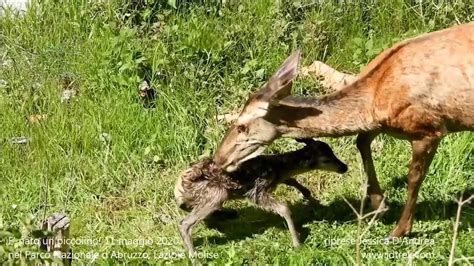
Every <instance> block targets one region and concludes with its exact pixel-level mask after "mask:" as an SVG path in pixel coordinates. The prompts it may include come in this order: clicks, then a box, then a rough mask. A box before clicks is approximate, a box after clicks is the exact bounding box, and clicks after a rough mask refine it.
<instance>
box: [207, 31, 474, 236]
mask: <svg viewBox="0 0 474 266" xmlns="http://www.w3.org/2000/svg"><path fill="white" fill-rule="evenodd" d="M298 62H299V53H295V54H293V55H292V56H290V57H289V58H288V59H287V60H286V61H285V62H284V63H283V65H282V66H281V68H280V69H279V70H278V71H277V72H276V73H275V74H274V75H273V76H272V77H271V78H270V80H269V82H267V84H265V86H264V87H263V88H262V89H261V90H260V91H258V92H257V93H256V94H255V95H265V96H266V97H265V98H263V99H264V100H263V101H262V100H261V101H258V102H256V101H254V100H253V99H254V96H253V97H251V100H249V101H248V102H247V104H246V106H245V107H244V111H243V112H242V113H241V115H240V116H241V117H245V119H240V117H239V118H238V119H237V121H236V122H235V124H234V125H233V126H232V127H231V128H230V129H229V131H228V132H227V135H226V137H225V138H224V140H223V141H222V142H221V144H220V146H219V148H218V150H217V152H216V154H215V156H214V160H215V161H216V163H218V164H219V165H220V166H221V167H223V168H224V169H226V170H227V171H233V170H235V169H237V167H238V166H239V165H240V164H242V162H244V161H246V160H248V159H250V158H253V157H255V156H257V155H258V154H259V153H261V152H262V151H263V150H264V148H263V146H264V145H267V144H270V143H272V142H273V140H275V139H276V138H278V137H281V136H285V137H318V136H332V137H337V136H346V135H354V134H359V136H358V138H357V147H358V149H359V151H360V153H361V156H362V159H363V162H364V168H365V171H366V173H367V175H368V184H369V187H368V195H369V197H370V199H371V202H372V206H373V207H374V208H378V207H380V204H381V202H382V199H383V194H382V190H381V189H380V185H379V183H378V181H377V177H376V174H375V169H374V166H373V161H372V155H371V150H370V144H371V142H372V140H373V139H374V138H375V137H376V136H377V135H379V134H380V133H386V134H390V135H392V136H394V137H397V138H401V139H406V140H408V141H410V143H411V145H412V162H411V165H410V169H409V172H408V198H407V202H406V204H405V208H404V210H403V213H402V215H401V217H400V220H399V222H398V225H397V227H396V228H395V230H394V231H393V232H392V233H391V236H392V237H400V236H404V235H407V234H408V233H410V231H411V227H412V222H413V219H412V217H413V211H414V207H415V202H416V198H417V195H418V190H419V189H420V185H421V183H422V181H423V179H424V177H425V175H426V172H427V170H428V168H429V165H430V164H431V161H432V159H433V157H434V154H435V153H436V149H437V146H438V144H439V142H440V140H441V139H442V138H443V137H444V136H446V135H447V134H449V133H451V132H458V131H466V130H469V131H473V130H474V108H472V106H474V23H468V24H464V25H459V26H455V27H452V28H449V29H445V30H441V31H437V32H433V33H429V34H425V35H423V36H420V37H417V38H414V39H410V40H406V41H403V42H401V43H399V44H396V45H395V46H393V47H392V48H390V49H387V50H386V51H384V52H383V53H382V54H380V55H379V56H377V58H375V59H374V60H373V61H372V62H370V63H369V64H368V66H367V67H366V68H365V69H364V70H363V71H362V72H361V74H359V76H358V77H357V78H356V79H355V80H354V81H352V83H350V84H349V85H347V86H345V87H344V88H342V89H341V90H339V91H336V92H334V93H332V94H330V95H327V96H323V97H321V98H319V99H316V98H306V99H304V100H302V99H301V98H296V97H287V98H285V97H286V96H287V95H289V94H290V90H291V81H292V79H294V78H295V77H296V72H297V71H296V69H297V65H298ZM282 73H285V75H282ZM282 84H285V85H282ZM267 99H268V100H267ZM252 106H254V107H252ZM257 107H260V108H257ZM255 110H258V112H256V111H255ZM237 129H239V130H237Z"/></svg>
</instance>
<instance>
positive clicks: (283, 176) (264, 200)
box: [175, 139, 347, 254]
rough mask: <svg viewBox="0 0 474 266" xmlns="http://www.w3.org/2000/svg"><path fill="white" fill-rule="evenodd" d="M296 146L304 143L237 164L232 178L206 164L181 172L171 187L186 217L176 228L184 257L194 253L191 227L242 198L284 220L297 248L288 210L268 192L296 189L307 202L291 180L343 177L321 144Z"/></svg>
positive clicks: (344, 168) (341, 167) (302, 189)
mask: <svg viewBox="0 0 474 266" xmlns="http://www.w3.org/2000/svg"><path fill="white" fill-rule="evenodd" d="M301 141H303V142H305V143H306V146H305V147H304V148H302V149H299V150H296V151H292V152H288V153H283V154H277V155H262V156H259V157H256V158H254V159H252V160H249V161H247V162H245V163H243V164H242V165H241V167H240V169H239V170H238V171H235V172H233V173H227V172H225V171H223V170H222V169H221V168H219V167H218V166H217V165H216V164H215V162H214V161H213V160H212V159H210V158H209V159H205V160H202V161H200V162H198V163H196V164H194V165H192V166H191V167H190V168H189V169H187V170H186V171H185V172H184V173H183V174H182V175H181V176H180V178H179V179H178V181H177V183H176V187H175V198H176V202H177V204H178V205H179V206H180V208H182V209H184V210H188V211H191V213H190V214H189V215H188V216H187V217H186V218H184V219H183V220H182V221H181V223H180V226H179V229H180V233H181V237H182V238H183V242H184V245H185V247H186V249H187V250H188V252H189V253H190V254H192V253H193V252H194V247H193V244H192V241H191V230H192V227H193V226H194V225H195V224H197V223H198V222H199V221H201V220H202V219H204V218H206V217H207V216H208V215H210V214H211V213H213V212H215V211H217V210H219V209H220V208H221V206H222V203H223V202H224V201H226V200H228V199H235V198H242V197H245V198H247V199H249V200H250V201H252V202H253V203H255V204H256V205H258V206H260V207H261V208H263V209H265V210H268V211H273V212H275V213H277V214H279V215H280V216H282V217H283V218H285V220H286V222H287V224H288V228H289V230H290V233H291V235H292V239H293V244H294V246H299V245H300V242H299V237H298V233H297V231H296V229H295V227H294V225H293V221H292V219H291V214H290V210H289V208H288V206H286V204H284V203H280V202H278V201H276V200H275V199H274V198H273V197H272V195H271V192H272V191H273V190H274V189H275V188H276V187H277V186H278V184H281V183H285V184H287V185H289V186H293V187H295V188H297V189H298V190H299V191H300V192H301V193H302V194H303V196H304V197H305V198H311V192H310V191H309V190H308V189H307V188H305V187H304V186H303V185H301V184H300V183H298V181H297V180H296V179H293V178H292V176H294V175H297V174H301V173H304V172H307V171H310V170H315V169H322V170H328V171H335V172H338V173H344V172H346V171H347V166H346V165H345V164H344V163H343V162H341V161H340V160H339V159H338V158H337V157H336V156H335V155H334V154H333V152H332V150H331V148H330V147H329V146H328V145H327V144H326V143H323V142H320V141H314V140H312V139H305V140H301Z"/></svg>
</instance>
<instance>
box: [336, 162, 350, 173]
mask: <svg viewBox="0 0 474 266" xmlns="http://www.w3.org/2000/svg"><path fill="white" fill-rule="evenodd" d="M347 170H348V167H347V165H345V164H341V166H340V167H339V171H338V172H339V173H340V174H344V173H345V172H347Z"/></svg>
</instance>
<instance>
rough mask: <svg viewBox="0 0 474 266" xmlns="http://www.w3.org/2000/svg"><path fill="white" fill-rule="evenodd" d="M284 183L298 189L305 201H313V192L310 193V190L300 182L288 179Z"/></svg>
mask: <svg viewBox="0 0 474 266" xmlns="http://www.w3.org/2000/svg"><path fill="white" fill-rule="evenodd" d="M283 183H284V184H286V185H288V186H292V187H294V188H296V189H297V190H298V191H299V192H301V194H302V195H303V197H304V198H305V199H311V198H312V197H311V191H309V189H307V188H306V187H305V186H303V185H302V184H301V183H300V182H298V180H296V179H294V178H288V179H287V180H285V181H284V182H283Z"/></svg>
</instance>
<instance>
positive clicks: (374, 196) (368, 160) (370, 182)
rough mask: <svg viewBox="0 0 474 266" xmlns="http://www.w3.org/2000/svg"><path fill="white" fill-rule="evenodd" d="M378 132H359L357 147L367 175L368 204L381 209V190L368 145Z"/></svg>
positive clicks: (375, 208)
mask: <svg viewBox="0 0 474 266" xmlns="http://www.w3.org/2000/svg"><path fill="white" fill-rule="evenodd" d="M377 135H378V133H374V132H370V133H361V134H359V135H358V136H357V149H359V152H360V155H361V157H362V163H363V164H364V171H365V174H366V175H367V178H368V179H367V195H368V197H369V199H370V204H371V205H372V208H373V209H374V210H378V209H379V208H380V209H383V208H384V207H385V206H382V202H383V192H382V189H381V188H380V184H379V181H378V180H377V174H376V172H375V167H374V160H373V159H372V151H371V149H370V145H371V143H372V141H373V140H374V139H375V137H376V136H377Z"/></svg>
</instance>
